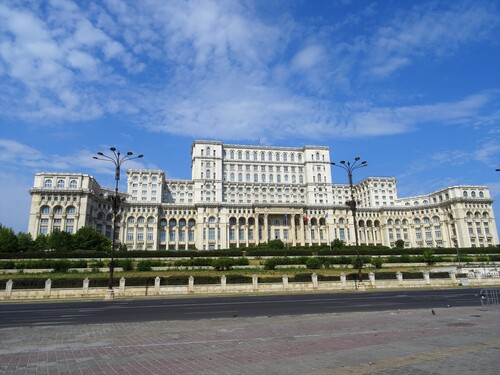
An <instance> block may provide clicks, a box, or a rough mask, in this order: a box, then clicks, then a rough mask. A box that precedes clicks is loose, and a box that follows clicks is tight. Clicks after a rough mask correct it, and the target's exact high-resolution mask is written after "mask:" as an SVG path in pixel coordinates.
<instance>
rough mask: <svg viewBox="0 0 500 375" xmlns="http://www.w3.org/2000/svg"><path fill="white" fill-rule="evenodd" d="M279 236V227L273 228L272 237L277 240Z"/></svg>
mask: <svg viewBox="0 0 500 375" xmlns="http://www.w3.org/2000/svg"><path fill="white" fill-rule="evenodd" d="M279 238H280V230H279V229H275V230H274V239H275V240H278V239H279Z"/></svg>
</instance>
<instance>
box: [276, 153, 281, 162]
mask: <svg viewBox="0 0 500 375" xmlns="http://www.w3.org/2000/svg"><path fill="white" fill-rule="evenodd" d="M276 161H280V154H279V152H277V153H276Z"/></svg>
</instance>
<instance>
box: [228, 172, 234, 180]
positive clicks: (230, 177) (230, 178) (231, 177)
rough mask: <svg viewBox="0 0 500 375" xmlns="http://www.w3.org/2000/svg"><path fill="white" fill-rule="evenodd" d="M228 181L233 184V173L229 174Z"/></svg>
mask: <svg viewBox="0 0 500 375" xmlns="http://www.w3.org/2000/svg"><path fill="white" fill-rule="evenodd" d="M229 180H230V181H231V182H234V173H231V175H230V176H229Z"/></svg>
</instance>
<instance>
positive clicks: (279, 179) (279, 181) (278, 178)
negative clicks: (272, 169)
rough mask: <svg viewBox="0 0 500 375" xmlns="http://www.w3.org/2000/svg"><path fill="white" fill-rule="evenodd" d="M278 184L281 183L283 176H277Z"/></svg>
mask: <svg viewBox="0 0 500 375" xmlns="http://www.w3.org/2000/svg"><path fill="white" fill-rule="evenodd" d="M276 182H277V183H278V184H279V183H281V175H280V174H278V175H276Z"/></svg>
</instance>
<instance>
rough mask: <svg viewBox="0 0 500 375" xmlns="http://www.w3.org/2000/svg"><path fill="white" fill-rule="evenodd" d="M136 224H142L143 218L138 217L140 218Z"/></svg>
mask: <svg viewBox="0 0 500 375" xmlns="http://www.w3.org/2000/svg"><path fill="white" fill-rule="evenodd" d="M137 224H144V216H140V217H139V218H138V219H137Z"/></svg>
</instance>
